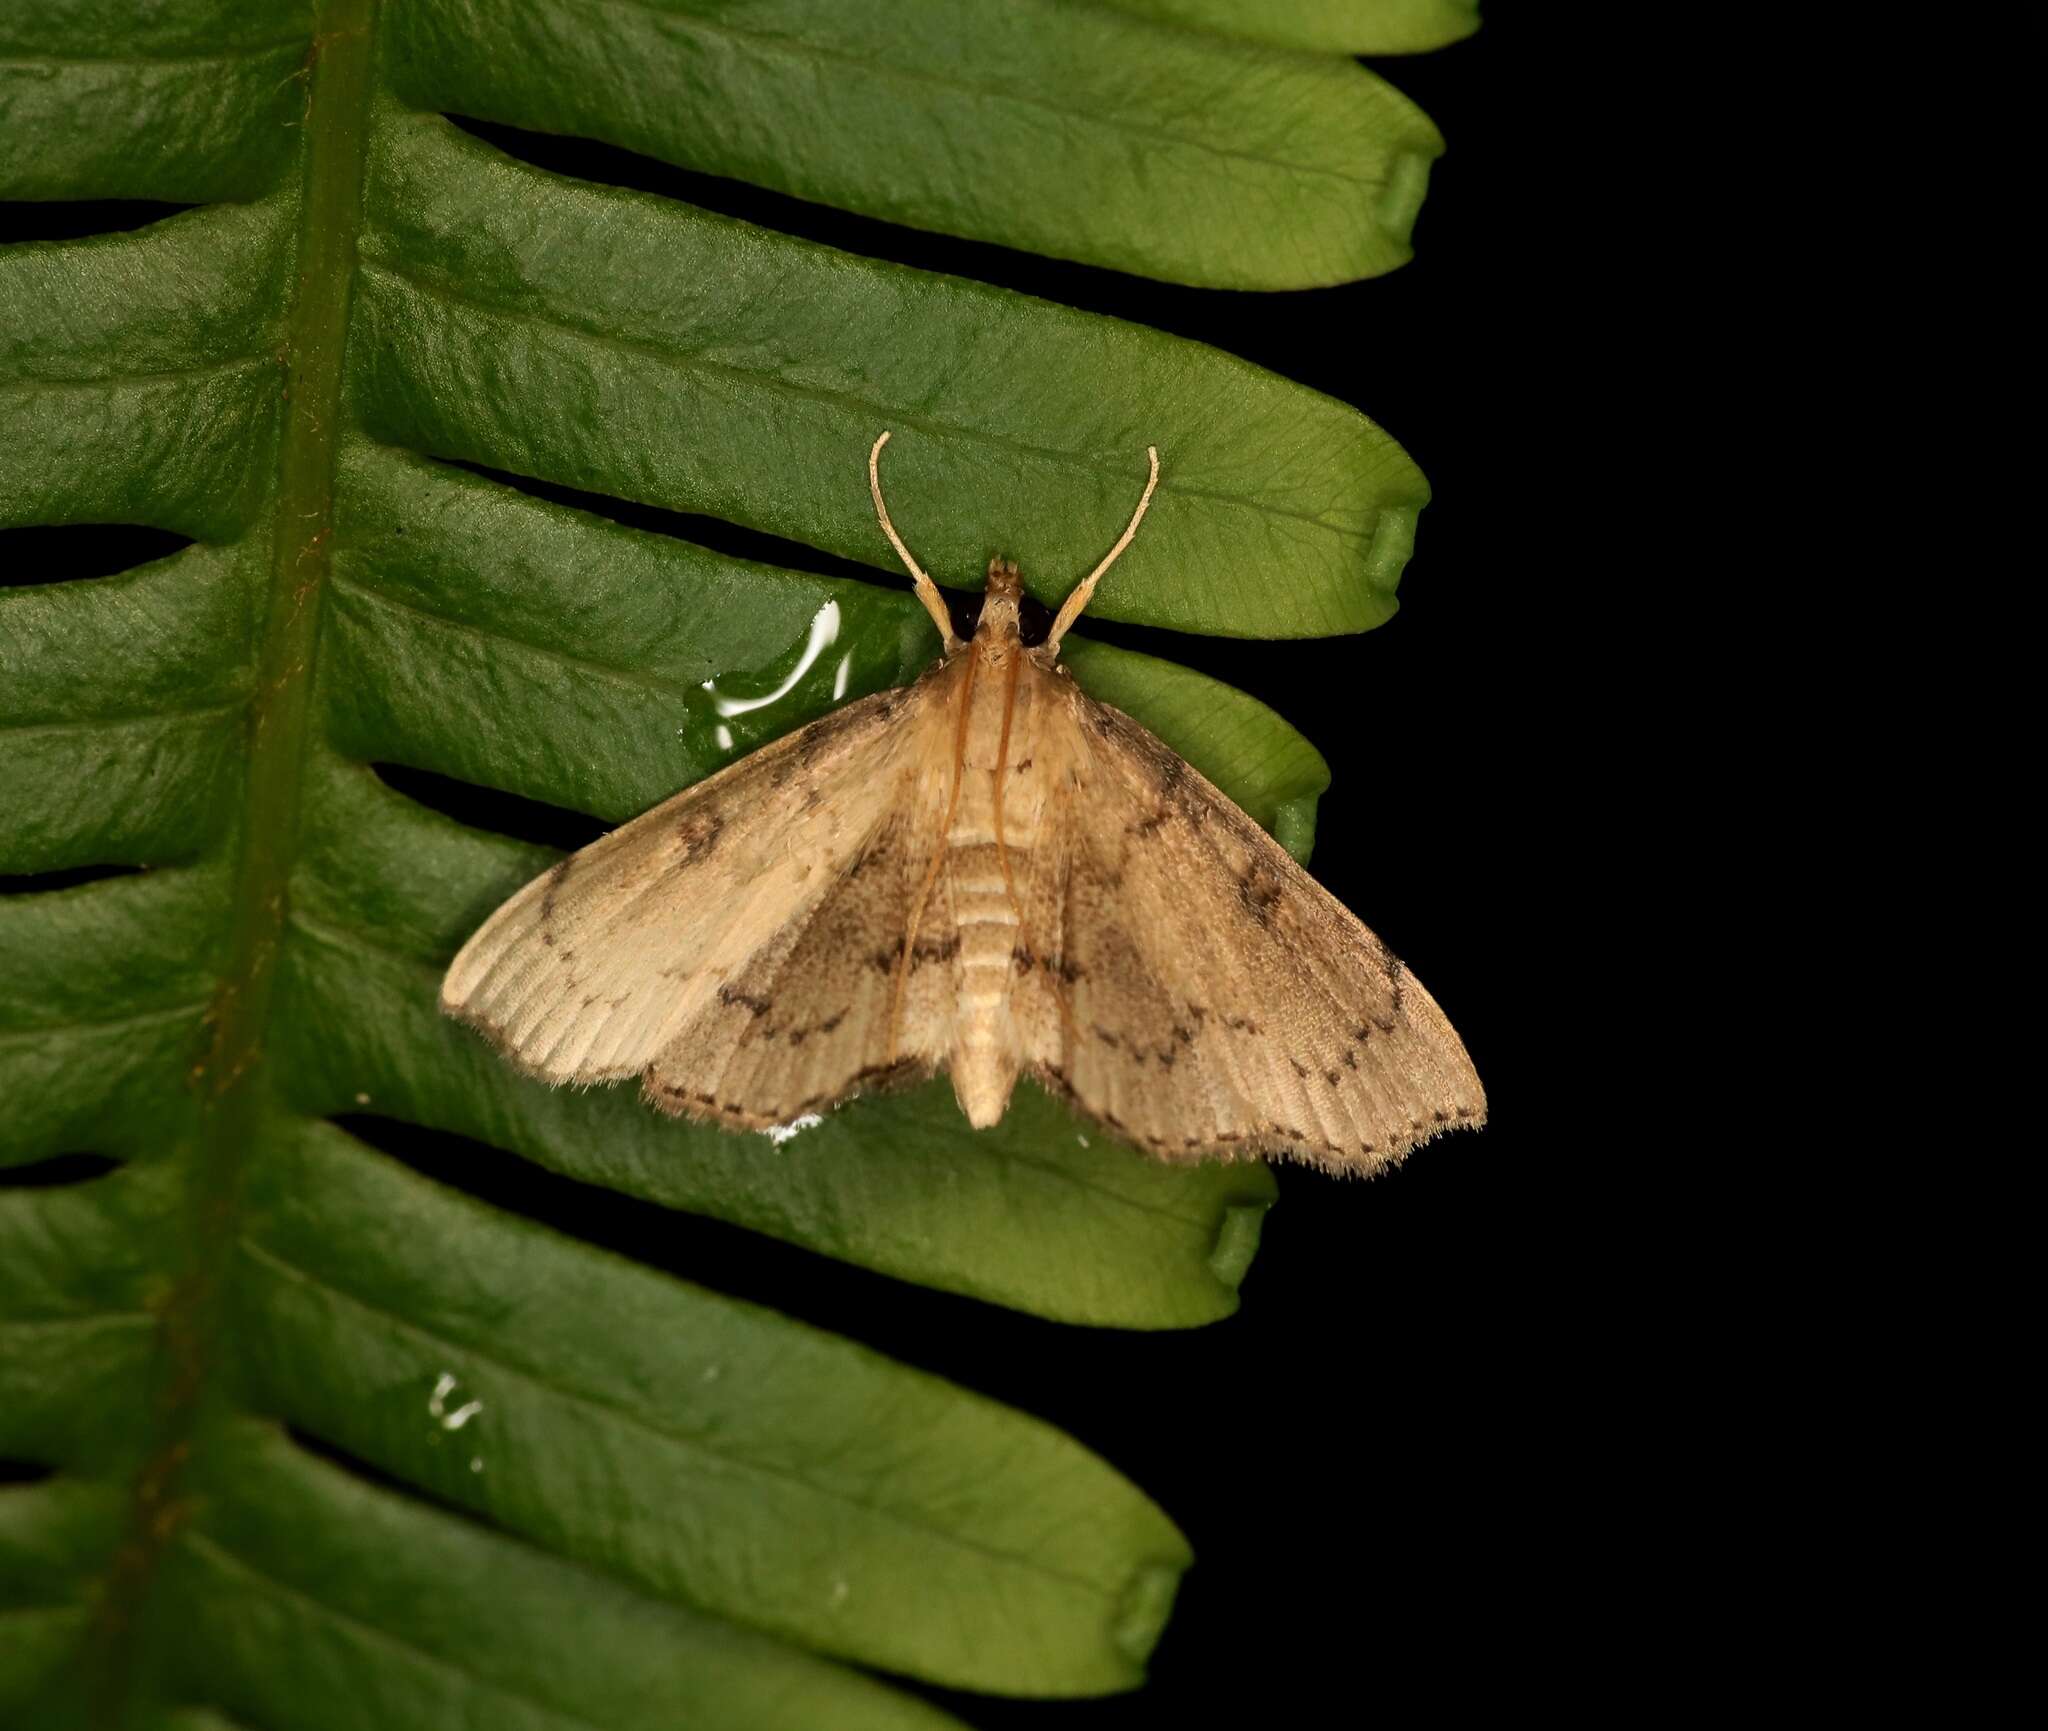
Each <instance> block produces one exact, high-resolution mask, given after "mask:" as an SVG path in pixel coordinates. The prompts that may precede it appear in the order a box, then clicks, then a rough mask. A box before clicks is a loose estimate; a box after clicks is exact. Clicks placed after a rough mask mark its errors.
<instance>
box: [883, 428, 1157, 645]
mask: <svg viewBox="0 0 2048 1731" xmlns="http://www.w3.org/2000/svg"><path fill="white" fill-rule="evenodd" d="M888 442H889V435H888V434H887V433H884V434H883V435H882V436H881V437H880V438H879V439H877V440H876V441H875V448H874V449H873V450H872V451H870V452H868V491H869V492H870V493H872V494H873V495H874V496H875V515H876V516H877V517H879V518H880V519H881V520H882V533H883V534H884V535H886V536H888V537H889V545H890V546H892V547H894V548H895V549H896V557H897V558H899V559H901V560H902V561H903V563H904V564H905V565H906V566H908V567H909V569H910V580H911V581H912V582H913V583H914V584H916V585H917V598H918V600H920V601H922V602H923V603H924V610H925V611H926V612H927V613H929V614H930V615H931V616H932V623H933V624H934V625H936V626H937V627H938V628H939V636H940V637H941V638H942V639H944V641H945V645H946V647H947V648H948V649H958V648H959V647H960V638H959V636H958V635H957V634H956V633H955V632H954V630H953V616H952V615H951V614H950V613H948V612H947V611H946V598H945V597H944V596H943V595H941V594H940V593H939V586H938V585H937V584H936V583H934V582H933V581H932V580H931V579H930V578H929V577H927V576H926V575H925V570H924V567H923V566H922V565H920V564H919V563H918V562H917V561H916V560H915V559H913V558H911V556H910V549H909V548H908V547H906V546H904V545H903V537H902V536H901V535H899V534H897V533H896V525H895V524H894V523H892V522H890V521H889V507H888V506H887V505H885V504H883V503H882V470H881V462H882V447H883V446H884V445H886V444H887V443H888ZM1155 469H1156V465H1155ZM1145 491H1146V495H1147V497H1149V496H1150V494H1151V489H1150V488H1149V487H1148V488H1147V489H1146V490H1145ZM1144 514H1145V508H1144V507H1143V506H1142V505H1141V506H1139V507H1138V515H1139V516H1141V517H1142V516H1143V515H1144ZM1131 527H1132V528H1134V529H1135V528H1136V527H1137V525H1136V524H1135V523H1133V524H1132V525H1131ZM1124 539H1125V540H1129V539H1130V537H1129V536H1128V535H1127V536H1125V537H1124ZM1121 551H1122V548H1121V547H1119V548H1118V552H1121ZM1115 556H1116V555H1115V554H1111V555H1110V557H1111V558H1114V557H1115ZM1104 563H1105V564H1106V563H1108V561H1107V560H1105V561H1104Z"/></svg>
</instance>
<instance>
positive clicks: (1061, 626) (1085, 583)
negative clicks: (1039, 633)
mask: <svg viewBox="0 0 2048 1731" xmlns="http://www.w3.org/2000/svg"><path fill="white" fill-rule="evenodd" d="M888 436H889V435H888V434H887V433H884V434H883V435H882V437H883V438H885V439H886V438H887V437H888ZM879 448H880V447H879V446H878V447H877V449H879ZM1145 457H1146V460H1147V461H1148V462H1150V463H1151V465H1152V474H1151V478H1150V479H1148V480H1147V481H1146V483H1145V491H1144V492H1143V494H1141V495H1140V496H1139V499H1138V508H1137V509H1136V510H1135V511H1133V512H1132V513H1131V520H1130V523H1129V524H1128V525H1127V526H1126V527H1125V529H1124V532H1123V533H1122V534H1121V535H1119V536H1118V537H1117V538H1116V545H1115V546H1114V547H1112V548H1110V550H1109V551H1108V552H1107V553H1105V554H1104V555H1103V556H1102V563H1101V564H1100V565H1098V566H1096V567H1095V569H1094V570H1093V571H1091V572H1089V573H1088V575H1087V576H1085V577H1083V578H1082V579H1081V582H1080V586H1079V587H1078V588H1076V589H1075V591H1074V592H1073V594H1071V595H1069V596H1068V597H1067V598H1066V600H1065V601H1064V602H1062V603H1061V604H1060V610H1059V616H1058V617H1057V618H1055V619H1054V620H1053V622H1052V629H1051V630H1050V631H1049V632H1047V633H1046V637H1045V653H1046V655H1047V657H1048V659H1049V658H1050V657H1052V656H1054V655H1057V654H1058V653H1059V652H1060V639H1061V638H1062V637H1064V636H1066V634H1067V627H1068V626H1069V625H1071V624H1073V623H1074V621H1075V620H1076V619H1078V618H1080V617H1081V609H1082V608H1084V607H1086V606H1087V605H1088V597H1089V596H1091V595H1093V594H1094V593H1095V585H1096V584H1098V583H1100V582H1101V581H1102V574H1103V572H1105V571H1107V570H1108V569H1109V568H1110V566H1112V565H1114V564H1115V563H1116V562H1117V559H1118V558H1119V556H1121V554H1122V553H1123V550H1124V549H1125V548H1126V547H1128V546H1129V545H1130V544H1131V541H1132V539H1133V538H1134V537H1135V536H1136V535H1137V533H1138V525H1139V524H1140V523H1142V522H1144V520H1145V507H1146V506H1147V505H1149V504H1151V503H1152V489H1153V488H1154V487H1156V486H1158V485H1159V447H1158V446H1157V445H1147V446H1146V447H1145Z"/></svg>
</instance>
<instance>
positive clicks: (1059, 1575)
mask: <svg viewBox="0 0 2048 1731" xmlns="http://www.w3.org/2000/svg"><path fill="white" fill-rule="evenodd" d="M239 1236H240V1241H241V1245H242V1248H243V1249H244V1250H245V1251H247V1252H248V1253H249V1255H250V1256H252V1257H253V1258H254V1259H255V1260H257V1261H258V1262H263V1263H268V1264H270V1265H271V1266H272V1267H273V1268H275V1269H276V1270H277V1271H278V1272H279V1273H281V1274H283V1275H284V1276H285V1277H286V1278H287V1279H292V1280H296V1281H298V1282H300V1283H301V1284H303V1285H306V1286H311V1287H313V1288H315V1289H316V1290H318V1291H321V1292H325V1293H327V1294H329V1295H330V1296H332V1297H334V1298H336V1299H339V1300H341V1301H342V1302H343V1303H344V1304H349V1305H353V1306H354V1307H355V1308H357V1309H358V1310H362V1311H366V1312H368V1313H369V1314H370V1315H372V1316H376V1317H381V1318H382V1319H383V1320H384V1321H385V1322H387V1323H389V1324H390V1325H391V1326H392V1327H394V1328H396V1329H398V1330H400V1331H401V1332H402V1333H405V1334H410V1335H413V1336H416V1337H417V1338H419V1339H421V1340H425V1341H430V1342H432V1343H433V1344H434V1345H436V1346H438V1347H441V1348H443V1349H447V1348H451V1347H452V1348H454V1349H456V1350H459V1351H461V1352H464V1353H467V1354H469V1355H470V1356H472V1357H474V1358H476V1359H479V1360H481V1361H482V1362H483V1363H485V1364H488V1365H491V1366H492V1367H493V1368H495V1369H497V1370H499V1371H502V1372H503V1373H504V1374H505V1375H507V1376H510V1377H513V1378H516V1379H517V1380H519V1381H521V1382H525V1383H529V1384H531V1385H533V1386H534V1387H536V1388H538V1389H541V1390H542V1391H544V1392H546V1393H549V1394H553V1395H555V1396H557V1397H558V1398H560V1399H562V1400H565V1401H569V1402H571V1403H572V1404H574V1405H578V1406H585V1407H589V1408H591V1409H593V1410H594V1411H596V1412H599V1413H604V1414H607V1415H609V1416H610V1417H611V1419H613V1420H614V1421H615V1422H617V1423H618V1424H620V1425H622V1426H624V1427H625V1428H627V1429H629V1430H637V1431H644V1432H645V1433H646V1434H647V1435H649V1436H652V1437H656V1438H659V1439H660V1440H661V1441H663V1442H666V1443H672V1444H674V1445H675V1446H677V1447H679V1448H683V1449H687V1450H690V1451H692V1452H695V1453H697V1454H702V1455H708V1456H709V1457H710V1458H711V1459H713V1460H718V1461H723V1462H725V1463H726V1464H727V1465H729V1466H734V1467H737V1468H739V1469H740V1470H741V1471H742V1472H744V1473H752V1474H757V1475H759V1476H760V1477H762V1478H768V1479H778V1480H780V1481H782V1482H783V1483H785V1484H793V1485H796V1486H798V1487H799V1488H801V1489H803V1490H805V1491H808V1492H810V1493H811V1494H812V1495H814V1496H817V1497H821V1498H823V1499H824V1500H825V1501H827V1502H834V1503H843V1504H845V1505H846V1506H848V1507H850V1508H854V1509H858V1510H860V1511H861V1512H863V1513H865V1514H870V1515H874V1516H876V1517H878V1518H879V1519H881V1520H883V1521H886V1522H889V1523H892V1524H894V1525H897V1526H901V1527H906V1528H908V1529H909V1530H911V1531H912V1532H915V1533H919V1534H922V1535H924V1536H926V1537H930V1538H935V1539H938V1540H939V1541H940V1542H942V1543H944V1544H949V1545H954V1546H957V1547H959V1548H960V1549H962V1550H967V1551H973V1552H976V1553H978V1554H979V1555H982V1556H985V1557H990V1558H993V1559H994V1560H996V1561H997V1562H1000V1563H1005V1564H1010V1565H1014V1566H1018V1567H1022V1568H1026V1569H1030V1570H1033V1571H1035V1572H1036V1573H1039V1574H1042V1575H1047V1576H1050V1577H1052V1578H1054V1579H1056V1580H1064V1581H1067V1582H1070V1583H1072V1584H1073V1585H1075V1586H1078V1587H1081V1588H1084V1589H1085V1590H1087V1591H1088V1592H1090V1593H1094V1594H1096V1595H1097V1596H1099V1597H1103V1598H1107V1597H1109V1596H1110V1590H1109V1589H1107V1588H1105V1587H1104V1586H1103V1585H1102V1584H1101V1583H1100V1582H1097V1581H1091V1580H1090V1579H1088V1577H1087V1576H1085V1575H1078V1574H1075V1573H1074V1572H1073V1571H1071V1570H1069V1569H1063V1568H1060V1567H1058V1566H1057V1565H1055V1564H1052V1563H1047V1562H1045V1561H1044V1560H1043V1559H1041V1558H1038V1557H1032V1556H1027V1555H1025V1554H1023V1553H1021V1552H1017V1551H1007V1550H1004V1549H1003V1548H1002V1547H1000V1546H998V1545H992V1544H989V1543H988V1542H987V1541H985V1540H981V1539H976V1538H972V1537H970V1536H969V1535H967V1534H965V1533H960V1532H954V1531H950V1530H948V1529H947V1528H945V1527H941V1526H937V1525H935V1524H934V1523H932V1522H931V1521H929V1520H926V1519H924V1518H923V1517H921V1516H919V1515H916V1514H912V1513H910V1512H909V1511H907V1510H903V1509H893V1508H890V1507H888V1506H887V1505H886V1504H882V1503H875V1502H870V1501H868V1500H867V1499H866V1498H865V1497H859V1496H854V1495H852V1494H851V1493H850V1492H846V1491H841V1490H835V1489H833V1488H831V1487H830V1486H828V1485H823V1484H820V1483H819V1482H817V1481H816V1480H815V1479H810V1478H806V1477H805V1476H804V1475H803V1474H802V1473H800V1472H796V1471H793V1470H791V1469H790V1468H787V1467H782V1466H777V1465H774V1464H773V1463H771V1462H768V1461H763V1460H758V1459H752V1458H749V1457H748V1456H745V1455H739V1454H734V1453H732V1452H731V1451H730V1450H727V1449H721V1448H718V1447H716V1446H714V1445H713V1444H711V1443H710V1442H707V1441H706V1440H705V1439H704V1438H703V1437H701V1436H693V1435H692V1434H690V1433H689V1432H688V1431H683V1430H677V1429H675V1428H674V1427H673V1426H670V1425H665V1424H659V1423H657V1422H656V1421H655V1420H653V1419H651V1418H649V1417H647V1416H646V1415H645V1414H642V1413H636V1412H634V1411H633V1410H632V1409H631V1408H630V1407H625V1406H621V1405H620V1404H619V1403H618V1402H617V1401H614V1400H610V1399H607V1398H606V1397H605V1396H603V1395H597V1394H589V1393H585V1392H584V1391H583V1390H581V1389H575V1388H570V1387H568V1386H567V1385H565V1384H563V1383H559V1382H555V1381H553V1380H551V1379H550V1378H549V1377H548V1376H546V1375H545V1374H543V1373H542V1372H540V1371H538V1370H534V1369H530V1368H529V1367H527V1366H526V1365H523V1364H518V1363H515V1362H514V1361H513V1360H511V1359H509V1358H505V1357H501V1356H500V1355H499V1354H497V1353H495V1352H491V1351H489V1350H487V1349H486V1348H484V1347H482V1346H479V1345H478V1344H476V1343H475V1342H474V1341H470V1340H465V1339H463V1338H461V1337H460V1336H459V1335H458V1336H449V1335H444V1334H439V1333H436V1332H435V1331H434V1330H433V1329H431V1328H428V1327H426V1326H425V1325H424V1324H421V1323H417V1322H413V1321H411V1320H410V1319H409V1318H407V1317H404V1316H401V1315H400V1314H399V1313H398V1312H396V1311H394V1310H391V1309H388V1308H386V1307H385V1306H384V1305H381V1304H378V1303H376V1302H374V1301H373V1300H371V1299H367V1298H364V1297H362V1296H361V1295H360V1294H358V1293H354V1292H351V1291H349V1290H348V1289H347V1288H345V1287H342V1286H338V1285H336V1284H335V1283H334V1282H333V1281H331V1280H327V1279H324V1278H322V1277H321V1276H320V1275H317V1274H315V1273H313V1272H312V1271H311V1270H310V1269H306V1268H301V1267H299V1266H298V1264H296V1263H294V1262H292V1261H290V1260H289V1259H287V1258H286V1257H283V1256H280V1255H279V1254H278V1253H277V1252H276V1251H274V1250H272V1249H270V1248H269V1247H268V1246H265V1245H262V1244H258V1243H257V1242H256V1241H255V1240H254V1239H253V1238H251V1237H250V1236H249V1235H248V1234H247V1233H246V1232H245V1233H242V1234H240V1235H239Z"/></svg>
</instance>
